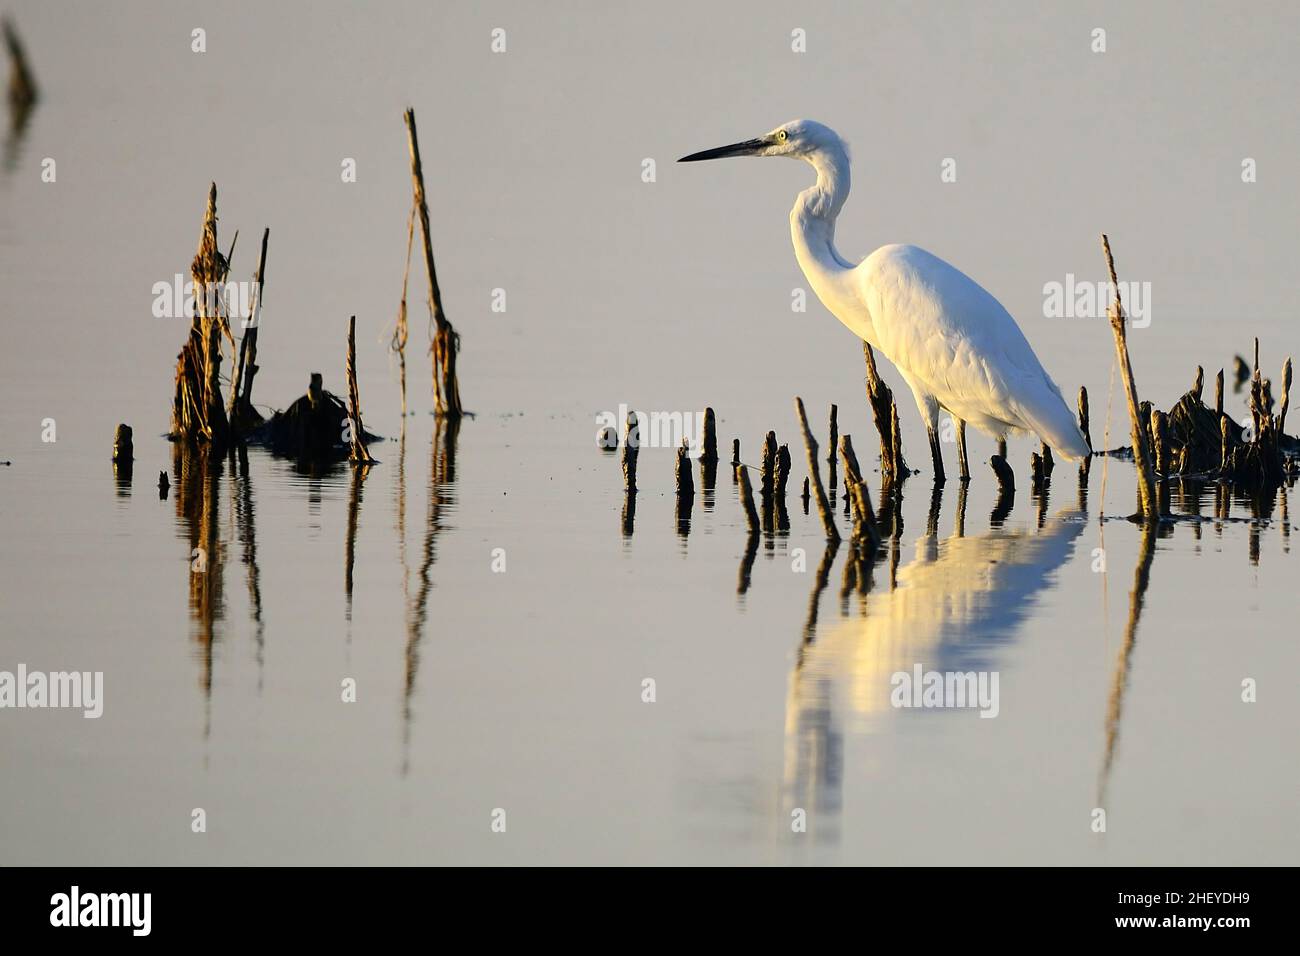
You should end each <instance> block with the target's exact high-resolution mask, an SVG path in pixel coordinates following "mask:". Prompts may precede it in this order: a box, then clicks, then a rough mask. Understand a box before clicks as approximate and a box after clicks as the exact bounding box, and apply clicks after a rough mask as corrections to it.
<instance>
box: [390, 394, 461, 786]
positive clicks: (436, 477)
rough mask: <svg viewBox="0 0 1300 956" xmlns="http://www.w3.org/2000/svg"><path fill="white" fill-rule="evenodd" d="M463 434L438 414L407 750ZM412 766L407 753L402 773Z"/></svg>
mask: <svg viewBox="0 0 1300 956" xmlns="http://www.w3.org/2000/svg"><path fill="white" fill-rule="evenodd" d="M459 436H460V419H457V418H443V417H438V418H437V419H436V420H435V423H434V429H433V441H432V442H431V443H430V444H431V446H432V451H431V453H430V454H431V458H430V461H429V504H428V513H427V516H426V520H425V532H424V544H423V547H422V559H421V562H420V568H419V572H418V575H417V576H418V578H419V582H420V583H419V588H418V589H417V591H416V594H415V599H414V600H413V601H412V602H410V604H409V605H408V607H407V619H406V667H405V685H404V689H403V693H402V727H403V729H402V740H403V749H404V751H406V750H409V745H410V737H411V699H412V697H413V696H414V694H415V680H416V676H417V675H418V672H419V668H420V642H421V640H422V639H423V637H424V625H425V621H426V620H427V618H428V610H429V593H430V591H431V590H432V589H433V580H432V575H431V572H432V569H433V565H434V562H436V561H437V560H438V536H439V535H440V534H441V533H442V531H443V524H442V508H443V505H444V504H446V502H447V501H448V500H449V499H450V492H451V489H452V488H453V487H454V486H455V484H456V446H457V442H458V440H459ZM408 768H409V753H408V754H407V756H406V758H405V761H404V764H403V770H402V772H403V773H405V772H406V770H407V769H408Z"/></svg>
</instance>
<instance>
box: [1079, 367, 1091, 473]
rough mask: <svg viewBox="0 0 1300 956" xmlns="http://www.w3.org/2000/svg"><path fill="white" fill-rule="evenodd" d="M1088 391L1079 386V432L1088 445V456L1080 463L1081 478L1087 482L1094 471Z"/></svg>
mask: <svg viewBox="0 0 1300 956" xmlns="http://www.w3.org/2000/svg"><path fill="white" fill-rule="evenodd" d="M1088 425H1089V422H1088V389H1087V388H1085V387H1084V386H1082V385H1080V386H1079V431H1081V432H1083V439H1084V441H1086V442H1087V443H1088V454H1087V455H1085V456H1084V458H1083V461H1081V462H1080V463H1079V477H1080V478H1081V479H1083V480H1085V481H1086V480H1087V478H1088V473H1089V472H1090V471H1092V430H1091V429H1090V428H1089V427H1088Z"/></svg>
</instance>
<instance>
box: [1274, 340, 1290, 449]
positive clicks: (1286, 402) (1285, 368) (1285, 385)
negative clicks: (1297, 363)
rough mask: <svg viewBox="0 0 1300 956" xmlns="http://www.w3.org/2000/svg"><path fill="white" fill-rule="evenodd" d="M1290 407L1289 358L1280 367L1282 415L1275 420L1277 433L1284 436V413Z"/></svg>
mask: <svg viewBox="0 0 1300 956" xmlns="http://www.w3.org/2000/svg"><path fill="white" fill-rule="evenodd" d="M1290 407H1291V356H1289V355H1288V356H1287V357H1286V362H1285V363H1283V365H1282V413H1281V414H1280V415H1279V416H1278V418H1277V433H1278V434H1279V435H1285V434H1286V413H1287V409H1289V408H1290Z"/></svg>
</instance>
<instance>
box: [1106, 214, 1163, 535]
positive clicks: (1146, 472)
mask: <svg viewBox="0 0 1300 956" xmlns="http://www.w3.org/2000/svg"><path fill="white" fill-rule="evenodd" d="M1101 248H1102V251H1103V252H1104V253H1105V255H1106V268H1107V270H1109V272H1110V284H1111V291H1112V292H1113V293H1114V296H1115V298H1114V301H1113V302H1112V303H1111V307H1110V327H1111V331H1112V332H1113V333H1114V336H1115V357H1116V359H1117V360H1118V361H1119V371H1120V377H1121V379H1122V380H1123V383H1124V397H1125V399H1126V400H1127V402H1128V413H1129V421H1130V424H1131V426H1132V429H1131V430H1132V434H1133V460H1134V463H1135V464H1136V465H1137V473H1138V493H1139V496H1140V498H1141V503H1142V513H1143V516H1144V517H1145V519H1146V520H1147V521H1149V522H1150V521H1157V520H1159V518H1160V512H1159V500H1158V499H1157V497H1156V482H1155V475H1154V473H1153V472H1152V466H1151V449H1150V446H1149V445H1148V444H1147V427H1146V424H1145V423H1144V422H1143V420H1142V418H1141V413H1140V412H1139V411H1138V407H1139V405H1140V402H1139V401H1138V392H1137V384H1136V382H1135V381H1134V379H1133V365H1132V363H1131V362H1130V361H1129V355H1128V332H1127V329H1126V326H1125V324H1124V303H1123V302H1122V301H1120V294H1119V279H1118V278H1117V277H1116V275H1115V260H1114V258H1113V257H1112V256H1111V254H1110V239H1109V238H1107V237H1106V235H1105V234H1104V233H1103V234H1102V237H1101ZM1148 422H1149V419H1148Z"/></svg>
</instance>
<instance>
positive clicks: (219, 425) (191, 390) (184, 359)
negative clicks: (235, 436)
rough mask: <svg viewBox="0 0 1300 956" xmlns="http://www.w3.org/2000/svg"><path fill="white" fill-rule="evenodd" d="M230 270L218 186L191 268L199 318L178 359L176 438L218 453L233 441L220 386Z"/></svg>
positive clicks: (173, 428) (195, 318) (194, 319)
mask: <svg viewBox="0 0 1300 956" xmlns="http://www.w3.org/2000/svg"><path fill="white" fill-rule="evenodd" d="M229 271H230V263H229V261H228V260H227V259H226V257H225V256H223V255H222V254H221V250H220V249H218V248H217V184H216V183H213V184H212V185H211V187H210V188H209V190H208V205H207V211H206V213H205V214H204V217H203V228H202V231H201V232H200V234H199V250H198V253H197V254H196V255H195V256H194V261H193V262H192V263H191V264H190V276H191V278H192V279H193V280H194V315H193V317H192V319H191V323H190V332H189V336H188V337H187V338H186V340H185V344H184V346H182V348H181V351H180V354H179V355H178V356H177V357H176V392H175V396H174V397H173V400H172V425H171V437H172V438H174V439H185V440H188V441H206V442H208V443H210V444H212V445H214V446H215V447H217V448H219V449H224V448H225V446H226V444H227V443H228V442H229V439H230V425H229V422H228V420H227V418H226V408H225V405H224V404H223V403H222V401H221V382H220V372H221V336H222V333H223V332H225V334H227V335H229V334H230V333H229V327H228V326H227V324H226V320H225V316H224V315H222V311H223V310H222V305H221V303H222V302H223V301H224V297H223V296H222V295H221V287H222V285H223V284H224V283H225V281H226V275H227V274H228V273H229ZM232 345H233V339H232Z"/></svg>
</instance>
